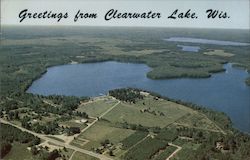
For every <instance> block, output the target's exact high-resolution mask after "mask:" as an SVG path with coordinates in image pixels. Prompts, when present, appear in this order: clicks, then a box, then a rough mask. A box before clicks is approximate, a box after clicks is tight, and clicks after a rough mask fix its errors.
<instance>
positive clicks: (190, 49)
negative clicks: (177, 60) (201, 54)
mask: <svg viewBox="0 0 250 160" xmlns="http://www.w3.org/2000/svg"><path fill="white" fill-rule="evenodd" d="M177 47H181V50H182V51H186V52H198V51H199V50H200V47H199V46H184V45H177Z"/></svg>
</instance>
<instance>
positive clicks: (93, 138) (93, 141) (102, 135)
mask: <svg viewBox="0 0 250 160" xmlns="http://www.w3.org/2000/svg"><path fill="white" fill-rule="evenodd" d="M134 132H135V131H133V130H129V129H121V128H116V127H111V126H108V125H107V124H105V122H97V123H96V124H95V125H94V126H92V127H91V128H89V129H88V130H87V131H86V132H84V133H82V134H80V136H79V137H78V138H77V139H76V140H74V141H73V143H72V144H73V145H74V143H79V142H77V141H80V142H81V143H82V141H81V140H78V139H87V140H89V141H90V142H88V143H87V144H86V145H84V146H83V148H85V149H91V148H93V147H94V148H95V147H99V146H100V143H101V142H103V141H105V140H106V139H109V140H110V142H112V143H113V144H117V143H119V142H120V141H122V140H123V139H125V138H127V137H128V136H130V135H131V134H133V133H134ZM75 141H76V142H75Z"/></svg>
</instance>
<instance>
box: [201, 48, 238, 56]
mask: <svg viewBox="0 0 250 160" xmlns="http://www.w3.org/2000/svg"><path fill="white" fill-rule="evenodd" d="M203 54H205V55H209V56H221V57H232V56H234V54H232V53H227V52H225V51H224V50H218V49H216V50H213V51H209V52H204V53H203Z"/></svg>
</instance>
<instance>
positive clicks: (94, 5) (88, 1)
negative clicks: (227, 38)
mask: <svg viewBox="0 0 250 160" xmlns="http://www.w3.org/2000/svg"><path fill="white" fill-rule="evenodd" d="M249 6H250V2H249V0H67V1H66V0H1V24H2V25H83V26H144V27H184V28H186V27H187V28H189V27H191V28H196V27H197V28H233V29H238V28H239V29H249V26H250V11H249V8H250V7H249ZM24 9H28V12H30V13H35V12H37V13H40V12H44V11H52V12H54V13H61V12H62V13H63V14H64V13H66V12H68V18H67V19H61V20H60V22H57V19H32V18H31V19H28V18H26V19H24V20H23V21H22V22H21V23H20V18H19V13H20V12H21V11H22V10H24ZM110 9H117V10H118V11H119V12H121V13H124V12H132V13H134V12H136V13H143V12H149V11H152V12H159V13H161V18H159V19H111V20H109V21H105V19H104V16H105V14H106V13H107V12H108V11H109V10H110ZM176 9H178V13H181V12H184V13H185V12H186V11H187V10H189V9H191V12H195V13H196V16H197V17H198V18H197V19H196V18H194V19H190V18H183V19H180V18H179V19H178V18H177V19H169V18H168V16H170V15H171V14H172V13H173V12H174V11H175V10H176ZM207 9H214V10H219V11H224V12H227V15H228V16H229V17H230V18H225V19H224V18H215V19H208V18H207V13H206V10H207ZM78 10H80V11H81V12H82V13H97V16H98V17H97V18H96V19H78V21H77V22H74V16H75V14H76V13H77V12H78Z"/></svg>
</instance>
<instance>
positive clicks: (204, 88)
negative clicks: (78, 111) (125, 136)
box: [27, 61, 250, 133]
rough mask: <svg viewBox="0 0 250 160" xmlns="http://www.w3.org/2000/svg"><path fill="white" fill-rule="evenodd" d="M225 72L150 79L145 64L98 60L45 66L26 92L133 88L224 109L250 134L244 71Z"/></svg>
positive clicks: (87, 92) (81, 92) (88, 93)
mask: <svg viewBox="0 0 250 160" xmlns="http://www.w3.org/2000/svg"><path fill="white" fill-rule="evenodd" d="M224 67H225V69H226V72H223V73H217V74H213V75H212V77H210V78H205V79H190V78H182V79H170V80H152V79H149V78H147V77H146V73H147V72H149V71H150V70H151V68H149V67H148V66H146V65H144V64H132V63H119V62H113V61H110V62H100V63H86V64H74V65H62V66H55V67H51V68H48V70H47V73H45V74H44V75H43V76H42V77H41V78H40V79H38V80H36V81H34V82H33V84H32V85H31V87H30V88H29V89H28V90H27V92H30V93H35V94H42V95H51V94H59V95H75V96H98V95H99V94H101V93H102V94H105V93H107V92H108V90H111V89H115V88H122V87H136V88H142V89H146V90H150V91H154V92H157V93H159V94H161V95H164V96H167V97H170V98H175V99H180V100H183V101H189V102H193V103H195V104H199V105H203V106H206V107H209V108H212V109H215V110H218V111H223V112H225V113H226V114H227V115H228V116H229V117H230V118H231V120H232V121H233V123H234V126H235V127H236V128H238V129H240V130H241V131H245V132H248V133H250V87H248V86H246V84H245V83H244V81H245V78H247V77H248V76H249V74H248V73H247V72H246V71H245V70H240V69H237V68H232V65H231V64H226V65H224Z"/></svg>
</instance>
